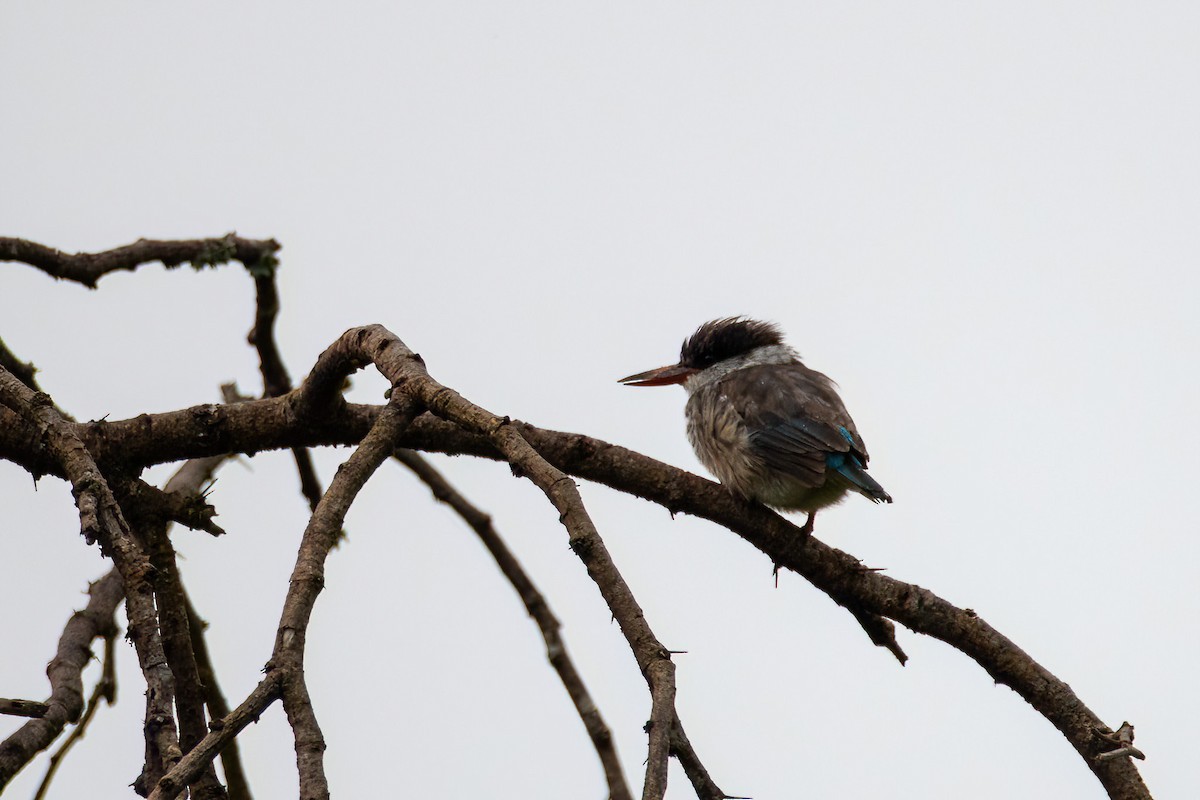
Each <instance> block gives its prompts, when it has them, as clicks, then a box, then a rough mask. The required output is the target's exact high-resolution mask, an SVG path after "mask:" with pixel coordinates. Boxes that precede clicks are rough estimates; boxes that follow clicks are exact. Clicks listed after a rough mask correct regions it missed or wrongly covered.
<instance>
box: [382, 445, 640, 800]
mask: <svg viewBox="0 0 1200 800" xmlns="http://www.w3.org/2000/svg"><path fill="white" fill-rule="evenodd" d="M395 457H396V460H397V461H399V462H400V463H402V464H404V465H405V466H406V467H408V468H409V469H410V470H412V471H413V473H414V474H415V475H416V476H417V477H418V478H420V479H421V481H422V482H424V483H425V485H426V486H428V487H429V489H430V491H431V492H433V496H434V497H435V498H437V499H438V500H439V501H441V502H443V503H445V504H446V505H448V506H450V508H452V509H454V511H455V512H456V513H457V514H458V515H459V516H460V517H462V519H463V521H464V522H466V523H467V525H469V526H470V527H471V530H473V531H475V534H476V535H477V536H478V537H479V540H480V541H481V542H482V543H483V546H484V547H486V548H487V550H488V552H489V553H491V554H492V558H494V559H495V561H496V565H497V566H498V567H500V571H501V572H502V573H503V574H504V576H505V577H506V578H508V582H509V583H511V584H512V586H513V588H514V589H515V590H516V592H517V595H518V596H519V597H520V598H521V602H522V603H524V604H525V610H526V611H528V612H529V616H530V617H532V618H533V621H534V622H536V623H537V626H538V629H539V630H540V631H541V632H542V639H543V640H544V641H545V643H546V657H547V659H549V661H550V665H551V666H552V667H554V671H555V672H557V673H558V677H559V680H561V681H562V684H563V687H564V688H566V690H567V694H568V695H570V697H571V702H572V703H574V705H575V711H576V713H578V714H579V718H580V719H581V720H583V725H584V728H586V729H587V732H588V736H589V737H590V738H591V740H592V746H593V747H594V748H595V749H596V754H597V755H598V756H599V757H600V764H601V766H602V767H603V768H604V775H605V778H606V780H607V781H608V795H609V798H610V800H628V798H631V797H632V795H631V794H630V792H629V785H628V784H627V783H626V781H625V773H624V771H623V770H622V769H621V760H620V759H619V758H618V757H617V749H616V745H615V743H614V742H613V737H612V731H610V730H609V728H608V726H607V725H606V724H605V723H604V717H603V716H602V715H601V714H600V709H599V708H597V707H596V703H595V701H594V700H593V699H592V697H591V695H590V694H589V693H588V690H587V687H586V686H585V685H584V683H583V678H582V676H580V674H579V672H578V671H577V670H576V669H575V664H574V662H573V661H572V660H571V656H570V654H569V653H568V652H567V646H566V643H565V642H563V640H562V637H561V636H560V635H559V627H560V624H559V621H558V619H557V617H555V616H554V613H553V612H552V611H551V610H550V606H549V604H548V603H547V602H546V598H545V597H544V596H543V595H542V593H541V592H539V591H538V589H537V587H536V586H535V585H534V583H533V580H532V579H531V578H530V577H529V575H528V573H526V572H525V569H524V568H523V567H522V566H521V563H520V562H519V561H517V558H516V556H515V555H513V553H512V551H511V550H509V549H508V546H507V545H506V544H505V543H504V540H503V539H502V538H501V537H500V534H498V533H497V532H496V529H495V527H494V526H493V525H492V518H491V517H490V516H488V515H487V514H485V513H484V512H482V511H480V510H479V509H478V508H476V507H475V506H474V505H473V504H472V503H471V502H470V501H469V500H467V499H466V498H465V497H464V496H463V495H462V493H460V492H459V491H458V490H457V489H455V488H454V487H453V486H452V485H450V482H449V481H447V480H446V478H445V476H443V475H442V473H441V472H439V471H438V470H437V469H436V468H435V467H434V466H433V465H432V464H430V463H429V461H427V460H426V459H425V458H424V457H422V456H421V454H420V453H417V452H414V451H412V450H405V449H398V450H397V451H396V453H395Z"/></svg>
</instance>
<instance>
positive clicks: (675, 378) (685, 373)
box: [618, 364, 697, 386]
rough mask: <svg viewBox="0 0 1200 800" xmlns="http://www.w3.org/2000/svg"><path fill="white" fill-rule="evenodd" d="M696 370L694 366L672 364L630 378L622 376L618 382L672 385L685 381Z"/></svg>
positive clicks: (634, 384)
mask: <svg viewBox="0 0 1200 800" xmlns="http://www.w3.org/2000/svg"><path fill="white" fill-rule="evenodd" d="M696 372H697V370H695V369H693V368H692V367H684V366H680V365H679V364H672V365H671V366H669V367H659V368H658V369H652V370H648V371H646V372H639V373H638V374H637V375H630V376H629V377H628V378H621V380H619V381H618V383H623V384H625V385H626V386H670V385H671V384H673V383H683V382H684V381H686V380H687V379H688V378H689V377H690V376H692V375H694V374H696Z"/></svg>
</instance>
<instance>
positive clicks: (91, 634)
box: [0, 569, 124, 791]
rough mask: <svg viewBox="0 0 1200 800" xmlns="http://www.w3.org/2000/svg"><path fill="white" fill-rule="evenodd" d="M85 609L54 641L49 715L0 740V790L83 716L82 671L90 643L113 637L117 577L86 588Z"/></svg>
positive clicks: (119, 590) (49, 674)
mask: <svg viewBox="0 0 1200 800" xmlns="http://www.w3.org/2000/svg"><path fill="white" fill-rule="evenodd" d="M88 594H89V595H90V597H91V599H90V600H89V601H88V604H87V608H85V609H84V610H83V611H76V612H75V613H74V614H73V615H71V619H70V620H69V621H68V622H67V625H66V627H65V628H64V629H63V633H62V637H61V638H60V639H59V640H58V651H57V653H56V654H55V656H54V659H53V660H52V661H51V662H50V665H49V666H48V667H47V668H46V675H47V677H49V678H50V699H49V700H48V701H47V702H46V705H48V706H49V707H50V709H49V711H48V712H47V713H46V715H45V716H43V717H42V718H40V719H34V720H30V721H29V722H27V723H25V724H24V725H22V726H21V727H20V728H18V729H17V730H16V731H15V732H14V733H13V734H12V735H10V736H9V737H8V738H7V739H5V740H4V741H3V742H0V791H3V789H4V787H5V786H6V785H7V784H8V782H9V781H10V780H12V777H13V776H14V775H16V774H17V772H18V771H19V770H20V769H21V768H22V767H24V766H25V765H26V764H28V763H29V762H30V761H31V760H32V759H33V757H34V756H36V755H37V754H38V753H40V752H41V751H42V750H45V749H46V748H47V747H49V746H50V744H51V743H52V742H53V741H54V740H55V738H57V737H58V735H59V734H60V733H61V732H62V730H63V728H64V727H65V726H66V725H67V723H69V722H74V721H76V720H78V719H79V717H80V714H82V713H83V678H82V675H83V670H84V668H85V667H86V666H87V665H88V662H89V661H91V659H92V651H91V643H92V640H93V639H95V638H97V637H99V636H106V635H108V634H110V633H115V631H116V623H115V621H114V620H113V616H114V614H115V612H116V609H117V606H118V605H120V603H121V599H122V597H123V596H124V592H123V589H122V585H121V575H120V573H118V572H117V570H115V569H113V570H112V571H110V572H109V573H108V574H107V575H105V576H104V577H103V578H101V579H100V580H98V581H96V582H95V583H93V584H92V585H91V586H90V587H89V588H88Z"/></svg>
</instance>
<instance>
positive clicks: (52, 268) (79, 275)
mask: <svg viewBox="0 0 1200 800" xmlns="http://www.w3.org/2000/svg"><path fill="white" fill-rule="evenodd" d="M279 247H280V245H279V243H278V242H276V241H275V240H274V239H243V238H242V237H240V236H236V235H234V234H232V233H231V234H228V235H226V236H222V237H221V238H218V239H184V240H160V239H138V240H137V241H136V242H134V243H133V244H127V245H125V246H123V247H115V248H113V249H112V250H105V251H103V252H100V253H73V254H72V253H64V252H63V251H61V250H55V249H54V248H53V247H47V246H46V245H44V244H38V243H37V242H31V241H29V240H27V239H14V238H11V237H7V236H0V261H19V262H21V263H24V264H28V265H29V266H31V267H37V268H38V269H40V270H41V271H42V272H45V273H46V274H47V275H49V276H51V277H52V278H57V279H61V280H68V281H75V282H76V283H82V284H83V285H84V286H87V287H88V288H89V289H95V288H96V283H97V282H98V281H99V280H100V279H101V278H103V277H104V276H105V275H107V274H108V273H110V272H116V271H117V270H134V269H137V268H138V267H140V266H142V265H143V264H149V263H152V262H154V261H161V262H162V263H163V266H165V267H167V268H168V269H171V268H172V267H177V266H179V265H180V264H183V263H190V264H191V265H192V266H193V267H195V268H196V269H200V268H202V267H212V266H217V265H218V264H224V263H225V262H227V261H240V262H242V263H243V264H245V265H246V267H248V268H251V269H256V268H259V267H260V266H264V267H268V268H270V267H273V266H274V265H275V263H276V262H275V253H277V252H279Z"/></svg>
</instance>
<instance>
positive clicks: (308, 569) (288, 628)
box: [267, 351, 417, 800]
mask: <svg viewBox="0 0 1200 800" xmlns="http://www.w3.org/2000/svg"><path fill="white" fill-rule="evenodd" d="M328 352H329V351H326V353H327V354H328ZM324 357H325V356H322V358H324ZM416 413H417V407H416V406H415V405H414V404H413V403H411V402H409V401H408V400H407V399H406V398H401V397H397V398H395V400H393V402H392V403H390V404H389V405H388V406H387V407H386V408H384V410H383V412H382V413H381V414H380V416H379V420H378V422H376V424H375V426H374V427H373V428H372V429H371V432H370V433H369V434H367V436H366V437H365V438H364V439H363V441H362V444H361V445H359V448H358V449H357V450H356V451H355V452H354V454H353V455H351V456H350V458H349V459H347V460H346V463H344V464H343V465H342V467H341V469H339V470H338V472H337V475H336V476H335V477H334V479H333V482H332V483H331V484H330V486H329V490H328V491H327V492H326V493H325V495H324V496H323V497H322V498H321V502H320V503H318V504H317V509H316V511H314V512H313V515H312V518H311V519H310V521H309V523H308V527H307V528H306V529H305V531H304V537H303V539H302V540H301V542H300V551H299V553H298V554H297V556H296V566H295V568H294V569H293V570H292V578H291V581H290V583H289V588H288V594H287V599H286V600H285V601H284V606H283V615H282V617H281V619H280V621H279V632H278V634H277V636H276V639H275V651H274V653H273V654H272V656H271V661H270V662H268V667H267V668H268V670H279V671H280V672H282V673H283V675H284V676H285V677H284V681H283V707H284V710H285V711H286V712H287V716H288V721H289V722H290V723H291V725H292V731H293V733H294V735H295V739H296V765H297V768H298V770H299V772H300V798H301V800H325V799H326V798H328V797H329V785H328V783H327V781H326V778H325V767H324V753H325V739H324V737H323V736H322V734H321V727H320V725H318V724H317V718H316V715H315V714H314V713H313V709H312V701H311V699H310V698H309V696H308V688H307V686H306V685H305V681H304V644H305V641H306V640H307V636H308V621H309V619H310V617H311V614H312V608H313V605H314V604H315V603H316V599H317V595H318V594H319V593H320V591H321V589H323V588H324V586H325V558H326V557H327V556H328V555H329V551H330V550H332V549H333V546H334V544H336V543H337V535H338V532H339V531H340V530H341V528H342V522H343V520H345V518H346V512H347V511H348V510H349V508H350V504H351V503H352V502H354V498H355V497H356V496H357V495H358V492H359V490H360V489H362V487H363V485H364V484H366V482H367V479H368V478H370V477H371V475H372V474H374V472H375V470H376V469H378V468H379V465H380V464H382V463H383V461H384V459H386V458H387V457H388V456H389V455H391V453H392V450H393V449H394V448H395V446H396V439H397V438H398V437H399V435H400V434H401V433H402V432H403V430H404V429H405V428H406V427H407V426H408V425H409V424H410V423H411V422H412V420H413V417H415V416H416Z"/></svg>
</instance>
